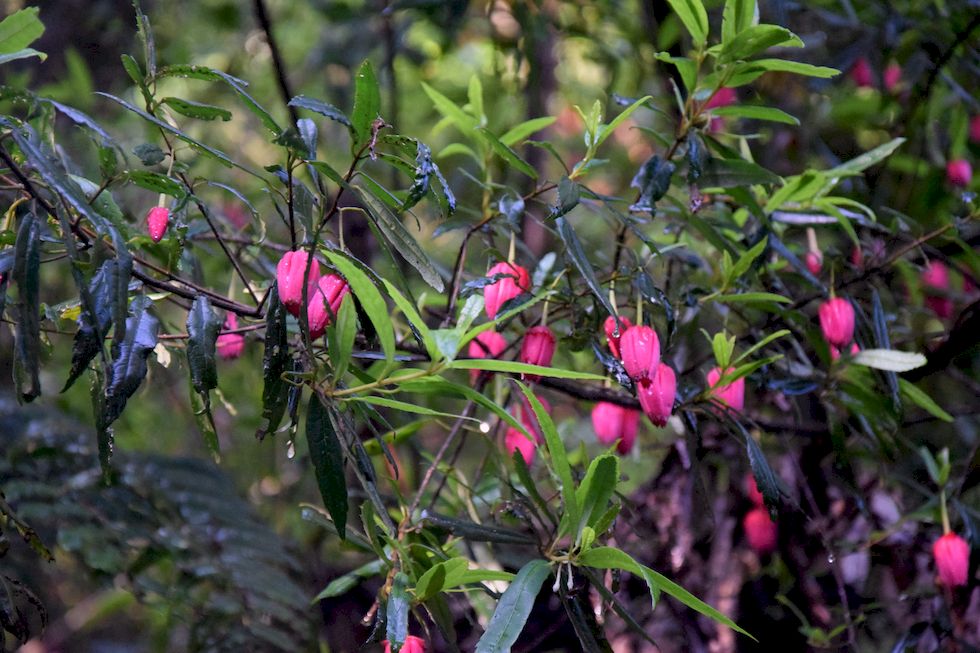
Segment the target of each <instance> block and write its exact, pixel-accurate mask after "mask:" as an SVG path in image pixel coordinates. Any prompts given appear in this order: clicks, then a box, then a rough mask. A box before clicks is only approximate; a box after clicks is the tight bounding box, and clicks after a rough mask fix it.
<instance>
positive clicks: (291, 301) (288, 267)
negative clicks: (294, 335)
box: [276, 250, 320, 316]
mask: <svg viewBox="0 0 980 653" xmlns="http://www.w3.org/2000/svg"><path fill="white" fill-rule="evenodd" d="M309 257H310V255H309V253H307V252H305V251H302V250H300V251H296V252H286V253H285V254H283V255H282V258H281V259H279V264H278V265H276V285H277V287H278V291H279V301H281V302H282V304H283V306H285V307H286V310H287V311H289V312H290V313H292V314H293V316H299V309H300V308H301V307H302V305H303V273H304V272H305V271H306V262H307V261H308V260H309ZM319 280H320V264H319V263H318V262H317V260H316V259H313V262H312V263H311V264H310V274H309V276H308V277H307V278H306V299H307V302H309V301H310V300H312V299H313V291H314V290H315V289H316V283H317V281H319Z"/></svg>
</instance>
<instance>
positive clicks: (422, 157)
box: [402, 141, 455, 211]
mask: <svg viewBox="0 0 980 653" xmlns="http://www.w3.org/2000/svg"><path fill="white" fill-rule="evenodd" d="M435 171H436V164H434V163H433V162H432V150H430V149H429V146H428V145H426V144H425V143H423V142H422V141H418V143H417V150H416V153H415V179H414V180H413V181H412V187H411V188H409V189H408V197H406V198H405V202H404V203H403V204H402V211H407V210H408V209H410V208H412V207H413V206H415V205H416V204H418V203H419V200H421V199H422V198H423V197H425V194H426V193H427V192H428V190H429V179H430V178H431V177H432V175H433V174H435ZM454 199H455V198H454Z"/></svg>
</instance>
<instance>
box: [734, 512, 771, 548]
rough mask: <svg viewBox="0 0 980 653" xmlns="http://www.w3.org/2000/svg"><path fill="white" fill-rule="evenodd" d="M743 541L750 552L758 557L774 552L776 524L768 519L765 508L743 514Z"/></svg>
mask: <svg viewBox="0 0 980 653" xmlns="http://www.w3.org/2000/svg"><path fill="white" fill-rule="evenodd" d="M742 529H743V530H744V531H745V539H746V540H747V541H748V543H749V546H750V547H752V550H753V551H755V552H756V553H758V554H759V555H765V554H767V553H772V552H773V551H775V550H776V543H777V541H778V536H779V532H778V530H777V529H776V523H775V522H774V521H773V520H772V519H770V517H769V512H768V511H767V510H766V509H765V508H753V509H752V510H750V511H748V512H747V513H746V514H745V518H744V519H743V520H742Z"/></svg>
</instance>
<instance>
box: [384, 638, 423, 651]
mask: <svg viewBox="0 0 980 653" xmlns="http://www.w3.org/2000/svg"><path fill="white" fill-rule="evenodd" d="M385 653H391V644H389V643H388V640H387V639H386V640H385ZM399 653H425V640H424V639H422V638H421V637H416V636H415V635H408V636H406V637H405V641H404V642H403V643H402V647H401V649H400V651H399Z"/></svg>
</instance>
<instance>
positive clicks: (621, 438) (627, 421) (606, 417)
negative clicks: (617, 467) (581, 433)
mask: <svg viewBox="0 0 980 653" xmlns="http://www.w3.org/2000/svg"><path fill="white" fill-rule="evenodd" d="M592 428H593V429H595V436H596V439H597V440H598V441H599V442H600V443H602V444H603V445H605V446H607V447H608V446H609V445H611V444H612V443H614V442H616V443H617V444H616V451H618V452H619V453H621V454H623V455H625V454H628V453H629V452H630V451H631V450H632V449H633V443H635V442H636V432H637V430H639V428H640V411H638V410H635V409H633V408H627V407H626V406H620V405H619V404H613V403H610V402H608V401H600V402H599V403H597V404H596V405H595V408H593V409H592Z"/></svg>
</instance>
